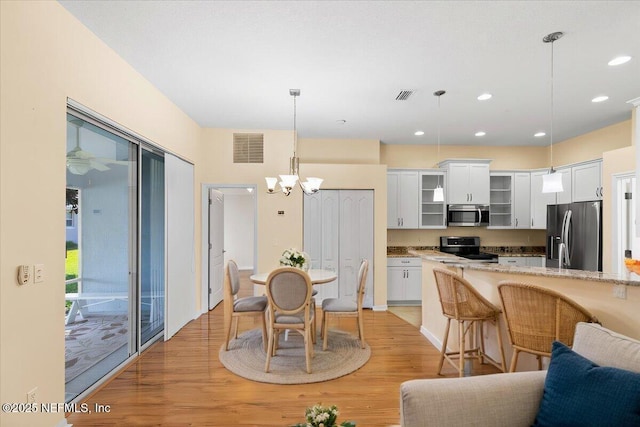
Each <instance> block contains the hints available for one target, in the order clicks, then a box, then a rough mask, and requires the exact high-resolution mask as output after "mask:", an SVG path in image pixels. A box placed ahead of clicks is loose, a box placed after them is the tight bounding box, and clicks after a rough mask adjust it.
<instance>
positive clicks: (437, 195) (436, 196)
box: [433, 90, 447, 202]
mask: <svg viewBox="0 0 640 427" xmlns="http://www.w3.org/2000/svg"><path fill="white" fill-rule="evenodd" d="M445 93H447V92H445V91H444V90H438V91H436V92H433V94H434V95H435V96H437V97H438V148H437V154H436V164H438V163H440V97H441V96H442V95H444V94H445ZM433 201H434V202H444V189H443V188H442V186H441V185H440V175H439V174H438V184H437V186H436V188H435V190H433Z"/></svg>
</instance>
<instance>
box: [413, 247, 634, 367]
mask: <svg viewBox="0 0 640 427" xmlns="http://www.w3.org/2000/svg"><path fill="white" fill-rule="evenodd" d="M409 254H411V255H413V256H419V257H420V258H421V259H422V325H421V332H422V334H423V335H425V336H426V337H427V339H429V341H431V342H432V343H433V344H434V345H435V346H436V347H437V348H438V349H440V347H441V345H442V338H443V335H444V331H445V327H446V318H445V317H444V316H443V315H442V309H441V307H440V301H439V297H438V291H437V288H436V284H435V279H434V276H433V268H434V267H440V268H448V269H451V270H453V271H455V272H457V273H458V274H460V275H462V276H463V277H464V278H465V279H467V280H468V281H469V282H471V284H472V285H473V286H474V287H475V288H476V289H477V290H478V291H479V292H480V293H481V294H482V295H483V296H484V297H485V298H487V299H488V300H489V301H491V302H492V303H493V304H495V305H497V306H501V301H500V297H499V294H498V284H499V283H500V282H501V281H503V280H510V281H517V282H522V283H529V284H533V285H537V286H541V287H546V288H549V289H553V290H555V291H557V292H560V293H562V294H564V295H566V296H568V297H569V298H571V299H573V300H574V301H576V302H577V303H578V304H580V305H582V306H583V307H585V308H586V309H587V310H589V311H590V312H591V313H593V314H594V315H595V316H596V317H597V318H598V319H599V320H600V322H601V323H602V325H603V326H604V327H606V328H608V329H612V330H614V331H616V332H619V333H621V334H624V335H627V336H629V337H631V338H634V339H638V340H640V310H639V309H638V307H640V276H638V275H636V274H635V273H625V274H613V273H601V272H590V271H581V270H569V269H555V268H544V267H524V266H508V265H499V264H487V263H476V262H469V260H466V259H463V258H458V257H456V256H452V255H447V254H443V253H441V252H439V251H434V250H426V251H416V250H410V251H409ZM501 326H502V331H503V343H504V350H505V355H506V357H507V364H508V360H509V359H510V358H511V346H510V345H509V339H508V336H507V335H506V325H504V322H503V323H502V324H501ZM487 328H489V329H491V328H493V326H490V325H487ZM457 333H458V332H457V330H456V329H455V328H453V326H452V330H451V331H450V339H449V343H450V344H452V345H451V347H452V348H451V350H453V351H455V350H457V348H453V346H454V345H455V344H454V343H456V341H457V340H456V338H455V337H456V336H457ZM484 336H485V339H487V338H488V340H487V341H486V344H487V353H488V354H489V355H490V356H497V354H498V351H497V343H496V342H491V339H492V338H491V337H495V333H494V331H492V330H488V331H485V334H484ZM525 360H526V361H525ZM521 362H522V363H519V364H518V366H519V370H528V369H535V364H536V363H535V358H534V357H531V358H530V360H528V359H525V357H524V356H523V357H522V361H521Z"/></svg>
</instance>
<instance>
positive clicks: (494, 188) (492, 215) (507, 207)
mask: <svg viewBox="0 0 640 427" xmlns="http://www.w3.org/2000/svg"><path fill="white" fill-rule="evenodd" d="M489 181H490V188H489V192H490V199H491V203H490V204H489V227H491V228H513V223H514V221H513V204H514V203H513V202H514V197H513V196H514V186H513V174H512V173H509V172H492V173H491V175H490V177H489Z"/></svg>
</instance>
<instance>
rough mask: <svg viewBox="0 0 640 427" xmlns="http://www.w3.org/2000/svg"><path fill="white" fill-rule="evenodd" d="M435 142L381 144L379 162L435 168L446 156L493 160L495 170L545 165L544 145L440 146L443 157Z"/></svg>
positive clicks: (398, 166) (492, 167)
mask: <svg viewBox="0 0 640 427" xmlns="http://www.w3.org/2000/svg"><path fill="white" fill-rule="evenodd" d="M437 151H438V150H437V147H436V146H433V145H388V144H381V145H380V163H382V164H386V165H387V166H388V167H389V168H427V169H428V168H436V167H438V166H437V164H438V162H439V161H440V162H441V161H443V160H445V159H460V158H461V159H491V163H490V168H491V169H492V170H506V169H536V168H542V167H545V166H546V164H545V162H546V161H547V159H546V157H545V151H544V150H543V149H542V148H541V147H493V146H486V145H479V146H469V145H448V146H440V156H438V153H437Z"/></svg>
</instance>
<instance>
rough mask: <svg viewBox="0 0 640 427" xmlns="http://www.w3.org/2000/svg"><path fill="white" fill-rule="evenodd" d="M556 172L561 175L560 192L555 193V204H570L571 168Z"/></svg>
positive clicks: (559, 169)
mask: <svg viewBox="0 0 640 427" xmlns="http://www.w3.org/2000/svg"><path fill="white" fill-rule="evenodd" d="M556 172H557V173H559V174H562V191H561V192H559V193H556V204H563V203H571V201H572V200H573V198H572V197H573V196H572V194H571V180H572V168H571V167H570V166H566V167H562V168H557V169H556Z"/></svg>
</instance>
